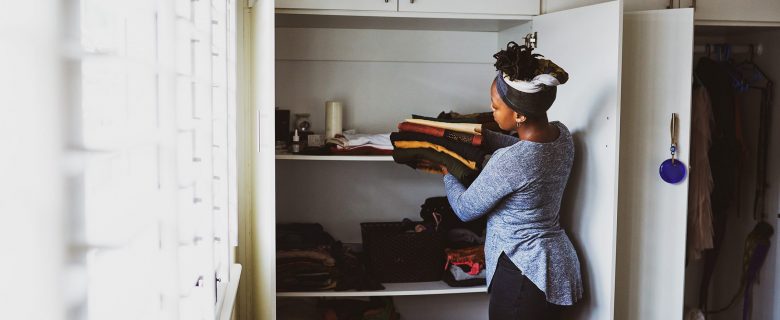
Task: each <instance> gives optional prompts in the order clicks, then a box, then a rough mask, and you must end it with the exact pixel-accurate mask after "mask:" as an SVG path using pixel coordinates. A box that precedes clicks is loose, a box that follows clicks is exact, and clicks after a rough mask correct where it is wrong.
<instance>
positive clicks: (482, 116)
mask: <svg viewBox="0 0 780 320" xmlns="http://www.w3.org/2000/svg"><path fill="white" fill-rule="evenodd" d="M412 118H413V119H423V120H433V121H441V122H449V123H490V122H495V120H493V113H492V112H480V113H469V114H460V113H457V112H454V111H450V112H444V111H442V112H441V113H439V115H438V116H437V117H436V118H433V117H426V116H421V115H416V114H413V115H412Z"/></svg>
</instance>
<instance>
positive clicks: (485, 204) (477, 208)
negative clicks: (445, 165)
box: [444, 155, 519, 221]
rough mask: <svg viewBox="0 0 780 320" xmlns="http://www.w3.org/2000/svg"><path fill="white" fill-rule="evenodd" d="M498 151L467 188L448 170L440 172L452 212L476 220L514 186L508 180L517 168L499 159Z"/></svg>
mask: <svg viewBox="0 0 780 320" xmlns="http://www.w3.org/2000/svg"><path fill="white" fill-rule="evenodd" d="M501 158H504V157H502V156H501V155H498V156H497V158H496V157H494V158H493V159H491V160H490V161H489V162H488V165H487V166H485V169H484V170H482V172H481V173H480V174H479V176H478V177H477V179H476V180H474V182H473V183H472V184H471V185H470V186H469V188H468V189H466V187H464V186H463V184H461V183H460V181H458V179H457V178H455V177H454V176H453V175H451V174H446V175H445V176H444V189H446V190H447V199H448V200H449V202H450V206H452V209H453V211H455V214H456V215H458V218H460V220H463V221H471V220H476V219H478V218H479V217H481V216H483V215H485V214H486V213H488V212H490V210H491V209H493V207H495V206H496V205H497V204H498V202H500V201H501V200H502V199H503V198H504V197H506V196H507V195H508V194H510V193H512V191H514V190H515V188H514V186H513V183H512V181H517V179H518V177H517V174H519V172H513V171H516V170H517V168H514V170H512V169H513V168H511V167H512V166H511V165H509V164H507V163H506V161H503V160H504V159H501Z"/></svg>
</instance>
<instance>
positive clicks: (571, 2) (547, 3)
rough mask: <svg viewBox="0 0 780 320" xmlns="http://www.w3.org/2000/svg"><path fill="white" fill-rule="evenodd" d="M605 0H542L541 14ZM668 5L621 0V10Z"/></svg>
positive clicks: (657, 1) (660, 0)
mask: <svg viewBox="0 0 780 320" xmlns="http://www.w3.org/2000/svg"><path fill="white" fill-rule="evenodd" d="M602 2H608V1H606V0H542V14H544V13H551V12H557V11H561V10H567V9H572V8H579V7H584V6H586V5H592V4H597V3H602ZM667 6H669V0H625V1H623V11H625V12H630V11H643V10H658V9H666V8H667Z"/></svg>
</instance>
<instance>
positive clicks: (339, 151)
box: [330, 145, 393, 156]
mask: <svg viewBox="0 0 780 320" xmlns="http://www.w3.org/2000/svg"><path fill="white" fill-rule="evenodd" d="M330 154H332V155H343V156H389V155H392V154H393V150H391V149H377V148H374V147H371V146H367V145H363V146H357V147H346V148H341V147H331V148H330Z"/></svg>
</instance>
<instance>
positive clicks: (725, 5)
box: [683, 0, 780, 23]
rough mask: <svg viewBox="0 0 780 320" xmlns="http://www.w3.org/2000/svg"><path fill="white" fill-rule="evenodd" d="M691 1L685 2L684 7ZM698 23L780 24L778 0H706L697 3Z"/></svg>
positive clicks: (779, 2)
mask: <svg viewBox="0 0 780 320" xmlns="http://www.w3.org/2000/svg"><path fill="white" fill-rule="evenodd" d="M686 2H688V3H689V4H688V6H689V5H690V2H691V0H687V1H683V6H686V5H685V3H686ZM694 16H695V18H696V21H733V22H745V23H750V22H780V1H777V0H742V1H730V0H706V1H696V11H695V12H694Z"/></svg>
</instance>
